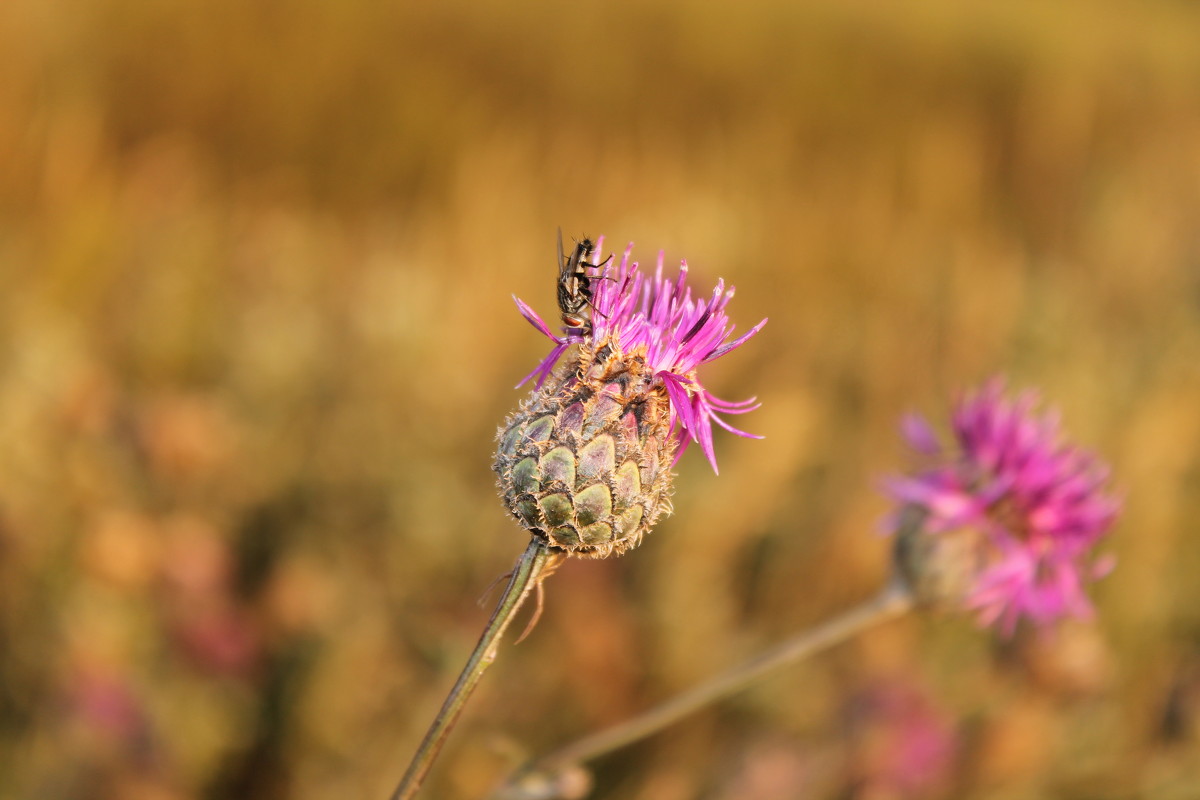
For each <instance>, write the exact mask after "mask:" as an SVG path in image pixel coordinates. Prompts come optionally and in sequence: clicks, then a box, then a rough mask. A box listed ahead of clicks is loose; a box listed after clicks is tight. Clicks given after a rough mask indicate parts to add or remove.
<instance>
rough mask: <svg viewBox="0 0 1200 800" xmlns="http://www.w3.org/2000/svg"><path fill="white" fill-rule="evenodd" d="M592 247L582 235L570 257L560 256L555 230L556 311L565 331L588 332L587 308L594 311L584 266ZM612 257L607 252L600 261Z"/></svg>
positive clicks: (590, 241)
mask: <svg viewBox="0 0 1200 800" xmlns="http://www.w3.org/2000/svg"><path fill="white" fill-rule="evenodd" d="M595 250H596V245H595V244H594V243H593V242H592V240H591V239H589V238H587V237H586V236H585V237H584V238H583V241H580V242H576V243H575V249H574V250H573V251H572V252H571V255H570V256H564V255H563V241H562V228H559V229H558V284H557V294H558V310H559V311H561V312H562V321H563V325H565V326H567V328H568V329H569V330H577V331H578V332H579V335H580V336H587V335H588V334H589V333H590V332H591V325H592V323H591V319H590V318H589V309H592V310H594V308H595V306H594V305H593V303H592V279H593V276H591V275H588V273H587V268H588V267H589V266H592V265H591V264H589V263H588V259H590V258H591V257H592V253H594V252H595ZM611 260H612V256H611V255H610V256H609V257H608V258H607V259H605V261H604V263H603V264H597V265H595V266H596V267H597V268H600V267H603V266H605V265H606V264H607V263H608V262H609V261H611Z"/></svg>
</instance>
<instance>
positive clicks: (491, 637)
mask: <svg viewBox="0 0 1200 800" xmlns="http://www.w3.org/2000/svg"><path fill="white" fill-rule="evenodd" d="M558 560H559V557H558V556H556V554H555V553H553V552H552V551H551V550H550V549H549V548H547V547H546V546H545V545H544V544H542V543H541V541H540V540H538V539H536V538H534V539H532V540H531V541H530V542H529V546H528V547H526V548H525V552H524V553H522V554H521V558H520V559H519V560H518V561H517V564H516V566H515V567H513V570H512V577H511V578H510V579H509V581H508V587H507V588H506V589H505V590H504V595H503V596H502V597H501V598H500V602H499V603H498V604H497V605H496V610H495V611H493V612H492V618H491V619H490V620H488V624H487V627H486V628H484V630H483V635H482V636H480V637H479V642H478V643H477V644H476V645H475V649H474V650H473V651H471V657H470V658H469V659H468V660H467V665H466V666H465V667H463V671H462V674H461V675H459V676H458V682H457V683H455V684H454V688H453V689H451V690H450V695H449V696H448V697H447V698H446V702H445V703H443V704H442V709H441V711H439V712H438V715H437V717H436V718H435V719H434V721H433V724H432V725H430V726H429V732H428V733H426V734H425V738H424V739H423V740H422V741H421V746H420V747H418V748H417V752H416V755H414V756H413V758H412V762H411V763H410V764H409V766H408V771H407V772H405V773H404V777H403V778H401V780H400V784H399V785H398V786H397V787H396V790H395V791H394V792H392V797H391V800H408V799H409V798H412V797H414V796H416V793H417V790H418V789H419V788H420V786H421V781H423V780H424V779H425V775H426V774H427V773H428V772H429V768H430V767H431V766H433V762H434V759H436V758H437V755H438V752H439V751H440V750H441V749H442V745H443V744H444V743H445V741H446V737H447V736H448V735H449V734H450V731H451V729H453V728H454V723H455V722H456V721H457V720H458V715H459V714H461V713H462V710H463V707H464V706H466V704H467V699H468V698H469V697H470V696H471V692H473V691H474V690H475V687H476V685H478V683H479V679H480V678H481V677H483V673H484V670H486V669H487V668H488V667H490V666H491V665H492V662H493V661H495V660H496V648H497V646H498V645H499V643H500V637H501V636H503V635H504V631H505V629H506V628H508V625H509V623H511V622H512V620H513V617H515V616H516V614H517V611H518V610H519V609H520V608H521V605H522V604H523V603H524V602H525V599H526V598H527V597H528V596H529V593H530V592H531V591H532V590H534V589H536V588H537V587H538V585H539V584H540V583H541V581H542V579H543V578H545V577H546V575H547V574H549V571H550V570H552V569H553V567H554V566H555V565H556V564H557V563H558Z"/></svg>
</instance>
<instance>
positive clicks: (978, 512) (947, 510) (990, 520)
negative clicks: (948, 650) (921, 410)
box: [884, 378, 1120, 634]
mask: <svg viewBox="0 0 1200 800" xmlns="http://www.w3.org/2000/svg"><path fill="white" fill-rule="evenodd" d="M1004 388H1005V387H1004V382H1003V381H1002V380H1001V379H999V378H996V379H993V380H991V381H989V382H988V383H987V384H985V385H984V386H983V387H982V388H981V389H980V390H979V391H978V392H977V393H975V394H973V395H967V396H965V397H963V398H962V399H960V400H959V402H958V403H957V405H956V407H955V409H954V413H953V417H952V426H951V427H952V433H953V439H954V443H953V444H954V446H953V447H952V448H948V449H947V448H943V447H942V446H941V444H940V443H939V441H938V438H937V436H936V435H935V434H934V432H933V429H932V428H931V426H930V425H929V423H928V422H926V421H925V420H924V419H923V418H921V417H918V416H915V415H910V416H908V417H906V418H905V420H904V422H903V423H902V429H903V432H904V435H905V438H906V439H907V440H908V441H909V443H910V444H911V445H912V446H913V448H914V449H915V450H917V451H918V452H919V453H920V454H922V456H923V457H924V458H925V459H926V460H928V461H930V462H931V466H930V467H929V468H928V469H926V470H925V471H923V472H920V473H919V474H917V475H915V476H912V477H893V478H890V479H889V480H887V481H886V483H885V487H884V488H885V491H886V492H887V493H888V494H889V495H891V496H892V497H893V498H894V499H895V500H896V501H897V502H898V503H900V504H901V505H900V507H899V508H898V509H897V511H896V513H895V514H893V516H892V517H891V518H890V519H889V520H888V522H887V525H886V527H887V528H889V530H890V531H892V532H895V533H898V534H900V535H901V536H902V537H903V536H905V535H906V534H909V535H910V534H912V533H913V531H914V530H916V531H917V533H919V534H920V536H921V537H923V538H925V539H926V540H927V541H926V543H925V545H923V546H922V549H921V550H920V552H919V555H920V556H922V557H924V556H928V555H929V554H930V553H936V556H935V559H938V558H942V556H943V555H944V553H945V552H947V551H949V550H950V549H952V547H943V545H946V544H947V543H949V542H952V541H955V540H956V539H957V540H958V541H962V540H963V539H962V537H963V536H964V533H965V534H966V536H967V540H968V541H970V542H971V545H970V549H971V551H972V553H973V559H972V560H973V563H972V564H970V565H968V566H967V567H966V569H967V574H966V575H965V576H964V577H965V582H964V585H963V587H962V592H961V594H962V597H956V598H954V600H956V601H959V600H960V601H961V602H962V604H963V605H965V607H966V608H968V609H970V610H973V611H975V612H976V613H977V615H978V619H979V622H980V624H982V625H996V626H998V627H999V628H1000V629H1001V630H1002V631H1003V632H1005V633H1006V634H1011V633H1012V631H1013V630H1014V629H1015V628H1016V625H1017V622H1018V621H1019V620H1020V619H1021V618H1027V619H1029V620H1030V621H1032V622H1034V623H1036V624H1045V623H1049V622H1052V621H1054V620H1057V619H1059V618H1061V617H1064V616H1077V617H1087V616H1089V615H1090V614H1091V613H1092V606H1091V603H1090V602H1089V601H1088V598H1087V595H1086V594H1085V591H1084V588H1085V585H1086V584H1087V582H1089V581H1090V580H1092V579H1095V578H1098V577H1101V576H1102V575H1104V574H1106V573H1107V572H1108V571H1109V570H1110V569H1111V568H1112V564H1113V561H1112V559H1111V558H1101V559H1096V558H1094V556H1093V549H1094V548H1095V546H1096V544H1097V543H1098V542H1099V541H1100V540H1101V539H1102V538H1103V537H1104V536H1105V535H1106V534H1107V533H1108V530H1109V528H1110V527H1111V525H1112V523H1113V521H1114V520H1115V518H1116V516H1117V513H1118V511H1119V510H1120V503H1119V502H1118V501H1117V500H1116V499H1115V498H1114V497H1113V496H1112V495H1110V494H1108V493H1107V492H1106V491H1105V488H1104V487H1105V484H1106V483H1107V482H1108V477H1109V470H1108V468H1107V466H1106V465H1104V464H1103V463H1102V462H1101V461H1099V460H1098V459H1097V458H1096V457H1094V456H1093V455H1091V454H1089V453H1087V452H1085V451H1083V450H1080V449H1078V448H1076V447H1074V446H1071V445H1069V444H1067V443H1066V442H1064V441H1063V439H1062V436H1061V433H1060V429H1059V416H1058V414H1057V412H1055V411H1049V412H1045V413H1041V414H1038V413H1037V412H1036V410H1035V409H1036V407H1037V405H1038V395H1037V394H1036V393H1035V392H1032V391H1026V392H1023V393H1021V394H1020V395H1018V396H1017V397H1016V398H1015V399H1012V400H1010V399H1006V397H1005V396H1004ZM914 514H915V516H914ZM910 549H911V548H910ZM939 551H940V552H939ZM912 552H917V551H915V550H913V551H912ZM931 560H932V559H931ZM904 566H905V565H903V564H902V568H904ZM957 566H959V567H961V566H962V565H961V564H960V565H957ZM944 567H945V563H944V562H943V563H942V564H941V565H939V566H938V567H936V568H934V570H933V571H936V569H940V568H944ZM917 569H918V572H920V571H921V569H922V567H918V568H917ZM919 577H922V578H923V577H924V576H919ZM919 593H920V592H919V591H918V594H919Z"/></svg>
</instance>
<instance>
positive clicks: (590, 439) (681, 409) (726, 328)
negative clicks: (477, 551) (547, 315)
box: [494, 240, 766, 558]
mask: <svg viewBox="0 0 1200 800" xmlns="http://www.w3.org/2000/svg"><path fill="white" fill-rule="evenodd" d="M601 244H603V240H601ZM632 247H633V246H632V245H630V246H629V247H628V248H626V250H625V254H624V256H623V257H622V259H621V261H620V263H619V264H613V263H612V261H607V262H605V264H604V266H603V268H602V271H600V272H598V273H597V274H590V275H589V276H588V277H589V280H590V290H591V293H592V297H591V319H590V321H589V323H588V324H587V325H585V326H583V327H579V326H577V325H576V326H570V325H569V326H567V327H565V328H564V334H563V335H562V336H558V335H556V334H554V333H553V332H552V331H551V330H550V327H549V326H548V325H547V324H546V322H545V321H544V320H543V319H542V318H541V317H540V316H538V314H537V312H535V311H534V310H533V309H532V308H530V307H529V306H528V305H527V304H525V303H524V302H523V301H521V300H520V299H518V298H516V297H514V298H513V299H514V300H515V301H516V304H517V308H518V309H519V310H520V311H521V314H522V315H523V316H524V317H525V318H526V319H527V320H529V322H530V323H531V324H532V325H533V326H534V327H535V328H537V329H538V330H539V331H541V332H542V333H543V334H544V335H545V336H546V337H547V338H548V339H550V340H551V341H552V342H553V343H554V345H553V347H552V348H551V350H550V353H549V354H548V355H547V356H546V357H545V358H544V359H542V361H541V362H540V363H539V364H538V366H537V367H536V368H535V369H534V370H533V372H531V373H530V374H529V375H527V376H525V378H524V379H523V380H522V381H521V384H524V383H525V382H526V381H528V380H530V379H531V378H535V379H536V382H535V385H534V392H533V394H532V395H531V396H530V397H529V398H527V399H526V400H525V401H524V402H523V403H522V404H521V407H520V408H519V409H518V410H517V412H516V413H515V414H513V415H512V416H510V417H509V419H508V420H507V421H506V424H505V427H504V428H503V429H502V430H501V431H500V434H499V439H500V445H499V448H498V452H497V454H496V463H495V465H494V469H495V470H496V472H497V474H498V475H499V484H500V491H501V495H502V496H503V498H504V501H505V504H506V505H507V506H508V509H509V511H510V512H511V513H512V514H513V516H514V517H516V519H517V520H518V521H519V522H520V523H521V525H522V526H524V527H525V528H526V529H528V530H529V531H530V532H531V533H533V534H534V535H535V536H537V537H538V538H540V539H542V540H543V541H544V542H546V543H547V544H549V545H551V546H552V547H555V548H557V549H559V550H562V551H566V552H568V553H571V554H574V555H583V556H589V557H595V558H603V557H605V556H608V555H610V554H612V553H614V552H615V553H618V554H619V553H623V552H625V551H626V550H628V549H630V548H632V547H636V546H637V545H638V544H639V543H640V542H641V539H642V537H643V536H644V535H645V534H646V533H647V532H648V531H649V530H650V528H651V526H652V525H653V524H654V522H655V521H656V520H657V518H658V517H659V516H660V515H661V514H663V513H669V511H670V500H669V499H668V498H669V494H670V486H671V479H672V467H673V466H674V463H675V461H676V460H677V459H678V457H679V455H680V454H682V452H683V450H684V449H685V448H686V447H687V446H688V444H689V443H690V442H692V441H693V440H694V441H696V442H698V443H699V445H700V449H701V450H702V451H703V452H704V454H705V456H706V457H707V458H708V460H709V463H710V464H712V467H713V471H714V472H715V471H716V469H717V459H716V455H715V452H714V449H713V440H712V425H713V423H715V424H717V425H719V426H720V427H722V428H725V429H726V430H728V431H730V432H731V433H734V434H737V435H738V436H745V437H749V438H754V439H758V438H761V437H759V436H755V435H754V434H750V433H746V432H745V431H741V430H738V429H737V428H734V427H733V426H732V425H730V424H729V423H728V422H726V421H725V420H724V419H722V418H721V416H720V415H722V414H744V413H746V412H748V411H753V410H754V409H756V408H758V403H757V402H756V400H755V398H750V399H748V400H744V401H741V402H736V403H733V402H728V401H725V400H721V399H719V398H717V397H715V396H714V395H713V394H712V393H711V392H709V391H708V390H707V389H706V388H705V387H704V385H703V384H702V383H701V382H700V379H699V377H698V375H697V372H698V369H699V367H700V366H701V365H702V364H705V363H708V362H710V361H713V360H715V359H717V358H720V357H721V356H723V355H725V354H726V353H729V352H731V351H733V350H735V349H737V348H738V347H740V346H741V345H743V344H744V343H745V342H746V341H747V340H749V339H750V338H751V337H752V336H754V335H755V334H756V333H758V331H759V330H761V329H762V327H763V325H765V324H766V320H765V319H764V320H763V321H762V322H760V323H759V324H758V325H756V326H754V327H753V328H751V329H750V330H749V331H747V332H746V333H744V334H743V335H742V336H740V337H738V338H737V339H733V340H732V341H731V337H732V335H733V331H734V326H733V325H732V324H731V323H730V322H729V319H728V317H727V316H726V314H725V307H726V306H727V305H728V303H729V301H730V299H731V298H732V297H733V289H732V288H729V289H728V290H726V288H725V284H724V281H718V282H717V286H716V288H714V289H713V292H712V295H711V297H709V298H708V299H703V298H701V299H693V297H692V291H691V289H690V288H689V287H688V286H687V262H686V261H685V262H681V265H680V269H679V274H678V276H677V277H676V278H675V279H674V280H668V279H666V278H664V277H663V257H662V254H661V253H659V256H658V262H657V267H656V269H655V272H654V274H653V276H649V275H647V274H646V273H644V272H642V271H641V270H640V269H639V266H638V264H637V262H631V261H630V259H629V256H630V252H631V250H632ZM592 258H593V262H592V267H591V268H592V269H593V270H597V269H601V268H599V267H596V266H595V264H596V262H597V260H598V258H599V248H597V250H596V253H595V254H594V255H593V257H592ZM572 347H575V348H576V352H575V354H574V356H573V358H569V359H566V360H564V359H563V356H564V355H565V354H566V353H567V352H568V350H570V349H571V348H572ZM560 362H562V363H561V364H560ZM521 384H518V386H520V385H521Z"/></svg>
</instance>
